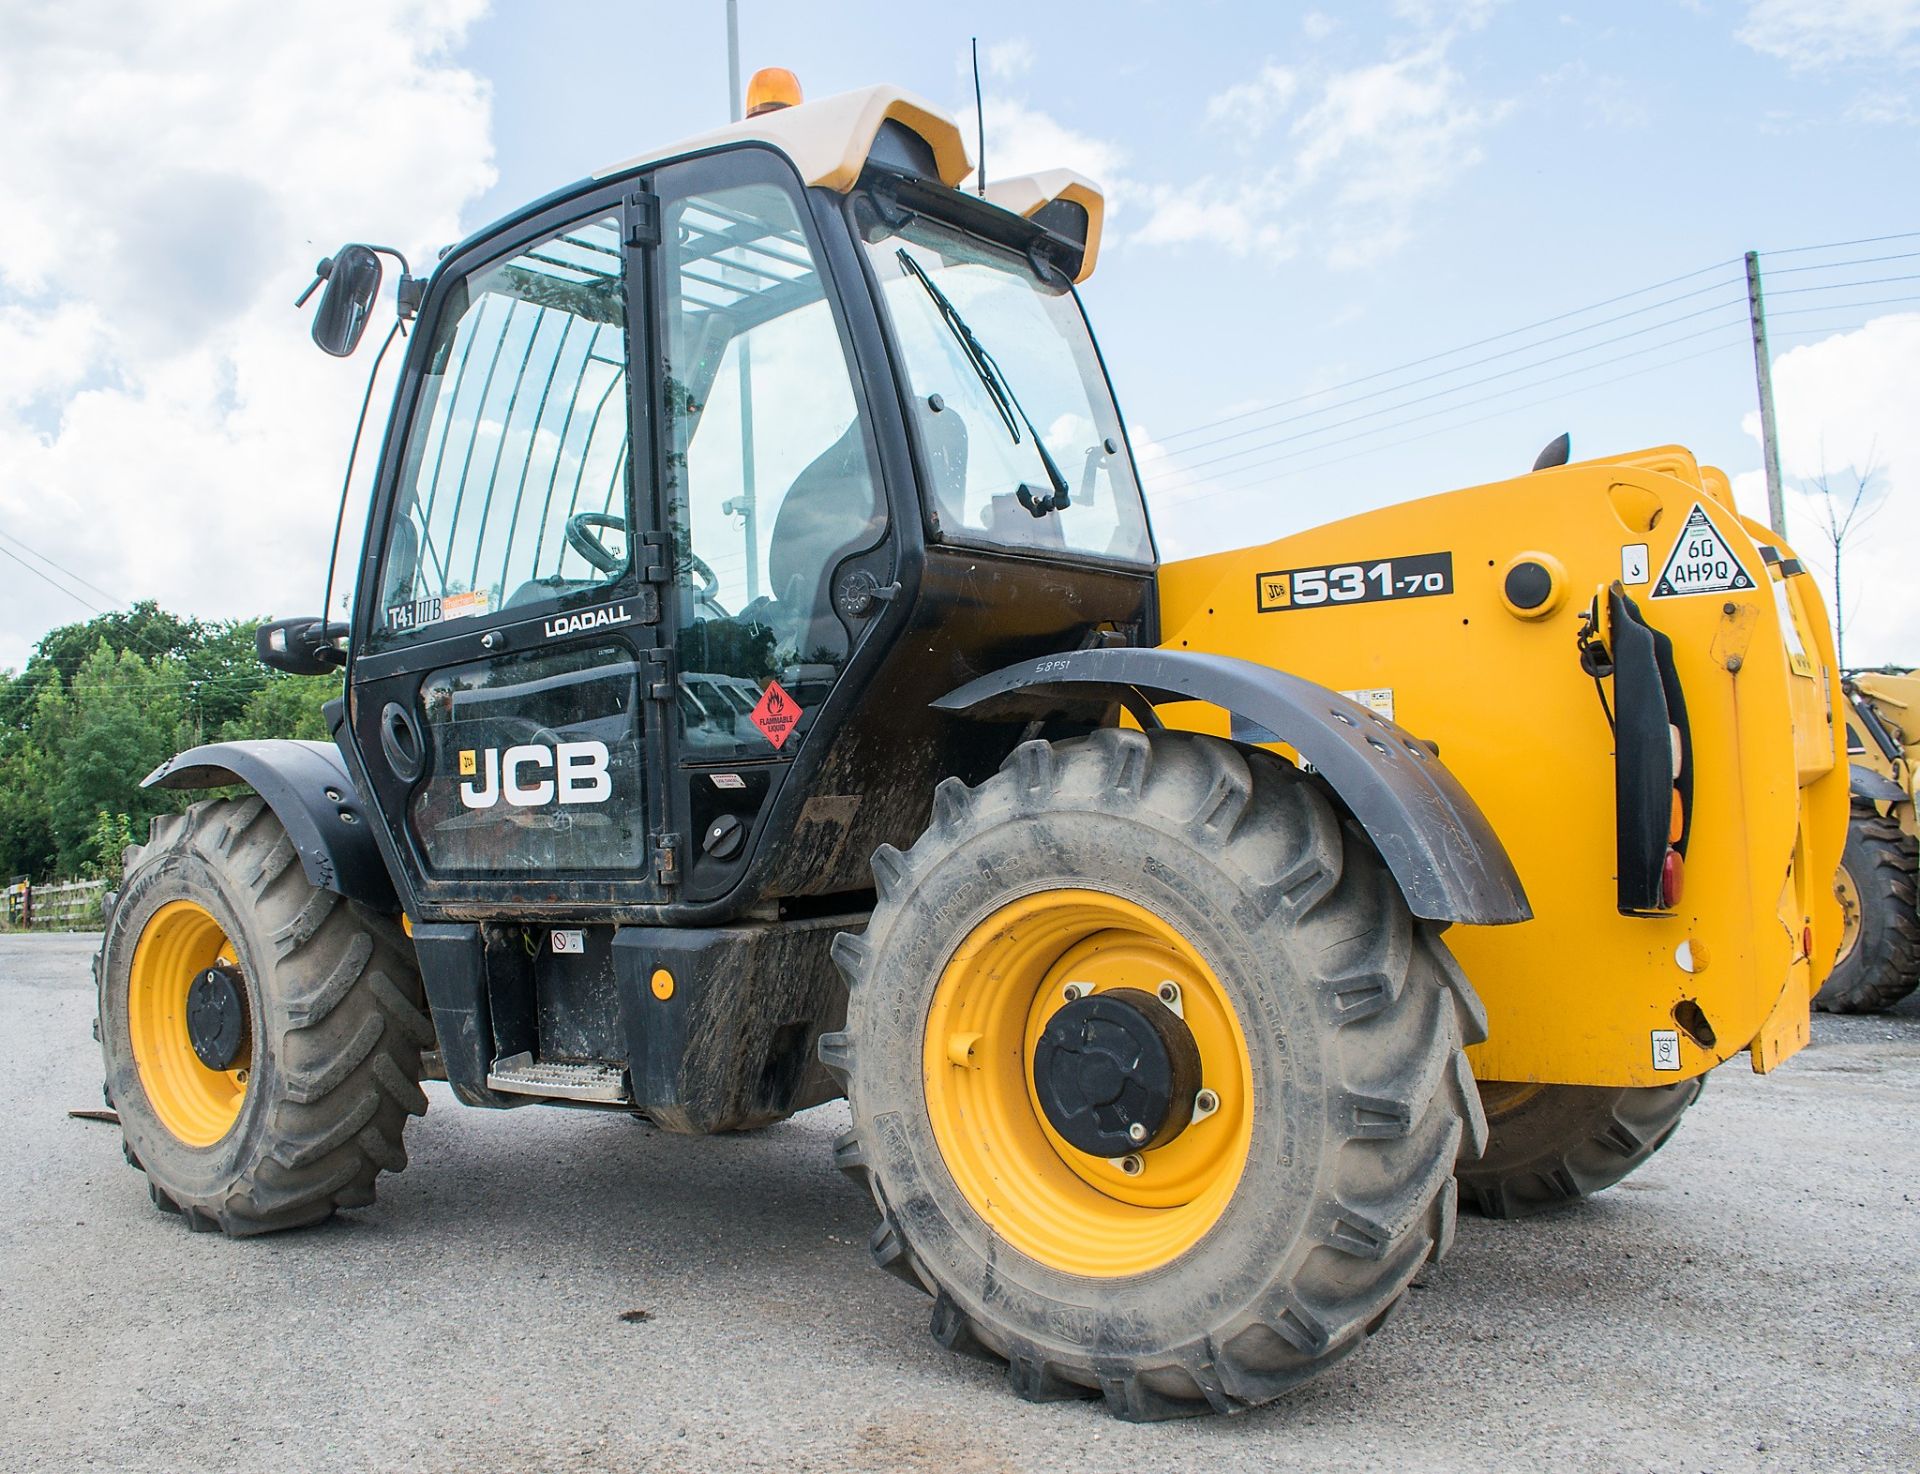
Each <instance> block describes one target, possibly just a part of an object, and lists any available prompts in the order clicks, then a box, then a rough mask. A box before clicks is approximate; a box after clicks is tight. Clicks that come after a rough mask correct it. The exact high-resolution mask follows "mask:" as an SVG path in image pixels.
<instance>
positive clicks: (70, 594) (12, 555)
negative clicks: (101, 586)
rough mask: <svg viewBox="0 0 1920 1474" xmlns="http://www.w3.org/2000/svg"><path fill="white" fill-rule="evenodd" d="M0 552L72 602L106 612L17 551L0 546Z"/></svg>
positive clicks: (98, 611)
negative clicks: (42, 570)
mask: <svg viewBox="0 0 1920 1474" xmlns="http://www.w3.org/2000/svg"><path fill="white" fill-rule="evenodd" d="M0 553H5V554H6V556H7V557H9V558H11V559H13V561H14V562H16V563H18V564H19V565H20V566H21V567H22V568H24V569H26V570H27V572H29V573H31V574H32V575H33V576H34V577H35V578H37V579H39V580H40V581H41V582H43V583H46V584H51V585H52V586H53V587H54V588H56V589H58V590H60V592H61V593H63V594H65V595H66V596H67V597H68V598H69V599H72V600H73V601H74V602H76V603H79V604H85V605H86V606H87V608H89V609H91V610H92V611H93V612H94V613H95V614H105V613H106V612H107V611H106V610H104V609H102V608H101V607H100V606H99V605H98V604H96V603H94V602H93V600H91V599H88V598H83V597H82V596H81V595H79V594H76V593H75V592H74V591H73V590H72V589H70V588H68V587H67V586H66V585H65V584H63V583H55V582H54V580H53V578H52V577H51V576H50V575H48V574H45V573H42V572H41V571H40V570H39V569H38V568H35V567H34V566H33V565H32V564H31V563H29V562H28V561H27V560H26V559H25V558H22V557H20V556H19V555H18V554H17V553H13V552H9V551H8V550H7V549H6V548H0Z"/></svg>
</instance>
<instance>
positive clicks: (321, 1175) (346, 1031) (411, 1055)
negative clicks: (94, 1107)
mask: <svg viewBox="0 0 1920 1474" xmlns="http://www.w3.org/2000/svg"><path fill="white" fill-rule="evenodd" d="M209 970H217V971H219V972H220V973H221V974H222V975H223V978H224V979H225V982H224V983H223V984H222V986H223V987H224V988H226V989H228V990H230V991H227V992H226V993H225V994H224V996H223V998H222V999H221V1000H220V1001H221V1002H223V1003H225V1004H226V1005H227V1011H228V1012H229V1013H231V1012H232V1011H233V1006H234V1005H235V1004H237V1007H238V1012H239V1022H238V1024H237V1026H235V1027H232V1028H230V1030H229V1032H228V1035H227V1036H226V1037H227V1038H228V1039H229V1040H231V1041H232V1042H231V1050H232V1053H231V1054H228V1053H227V1050H226V1048H224V1047H223V1048H222V1050H221V1053H219V1054H216V1055H215V1056H214V1057H213V1059H212V1060H211V1061H209V1060H208V1058H207V1057H206V1054H205V1050H207V1049H208V1048H209V1047H211V1046H210V1045H209V1043H208V1042H207V1030H206V1027H205V1025H204V1024H202V1026H201V1029H200V1032H199V1033H198V1034H196V1033H195V1030H194V1029H193V1028H192V1027H190V1025H189V1005H190V1004H192V1005H193V1006H194V1008H196V1009H204V1007H205V997H204V995H202V996H198V997H197V996H196V995H195V994H194V992H193V991H192V990H193V987H194V980H195V979H196V978H197V977H201V976H202V975H204V974H205V973H206V972H208V971H209ZM98 978H99V990H100V992H99V1006H100V1025H99V1028H100V1041H101V1049H102V1052H103V1054H104V1056H105V1063H106V1091H107V1099H108V1101H109V1102H110V1103H111V1104H112V1106H113V1107H114V1109H115V1110H117V1111H118V1112H119V1115H120V1124H121V1129H122V1131H123V1132H124V1134H125V1142H126V1154H127V1160H128V1161H129V1162H130V1163H131V1164H133V1165H134V1166H136V1167H138V1168H140V1169H141V1170H143V1171H144V1172H145V1173H146V1176H147V1180H148V1186H149V1191H150V1193H151V1195H152V1198H153V1201H154V1203H155V1205H156V1206H158V1207H160V1208H162V1209H164V1210H166V1211H168V1212H172V1213H178V1214H180V1215H182V1216H183V1217H184V1218H185V1219H186V1221H187V1223H188V1224H189V1225H190V1226H191V1227H193V1228H195V1229H204V1230H219V1231H221V1232H224V1233H227V1234H229V1235H236V1236H237V1235H243V1234H256V1233H265V1232H269V1231H272V1230H274V1229H282V1228H295V1227H299V1226H301V1225H303V1224H309V1223H317V1222H319V1221H320V1220H321V1219H323V1218H326V1217H328V1216H329V1215H330V1214H332V1213H333V1212H334V1210H335V1209H337V1208H352V1207H362V1206H364V1205H366V1204H368V1203H371V1202H372V1201H373V1187H374V1179H375V1178H376V1177H377V1176H378V1175H379V1174H380V1173H381V1172H383V1171H388V1172H398V1171H399V1170H400V1169H401V1168H402V1167H404V1166H405V1165H406V1160H407V1157H406V1148H405V1146H404V1144H403V1142H402V1135H403V1132H404V1130H405V1127H406V1123H407V1119H408V1117H409V1116H417V1115H419V1114H421V1113H422V1112H423V1111H424V1110H425V1109H426V1104H427V1103H426V1097H425V1095H424V1094H423V1093H422V1092H421V1089H420V1085H419V1081H420V1055H421V1051H422V1049H423V1048H424V1047H427V1046H430V1045H431V1044H432V1042H433V1029H432V1025H431V1024H430V1023H429V1021H428V1019H427V1016H426V1014H425V1012H424V1009H423V999H422V994H421V985H420V976H419V972H418V970H417V969H416V967H415V965H414V962H413V957H412V949H411V946H410V944H409V943H408V941H407V939H406V937H405V935H404V934H403V933H402V932H401V931H400V929H399V928H398V927H397V926H396V925H395V924H394V923H393V922H392V921H390V920H388V919H387V918H385V917H382V916H377V915H375V914H374V913H372V912H369V911H366V910H363V909H362V908H361V907H359V906H357V905H355V904H354V903H352V902H350V901H347V900H344V899H343V898H342V897H340V896H338V895H336V894H335V893H334V892H332V891H326V890H321V889H318V888H317V887H315V886H314V885H312V884H311V883H310V882H309V881H308V880H307V877H306V874H305V872H304V870H303V869H302V867H301V865H300V863H299V860H298V859H297V857H296V856H295V854H294V850H293V844H292V842H291V841H290V840H289V839H288V837H287V833H286V830H285V829H284V828H283V827H282V825H281V824H280V821H279V820H278V819H277V818H276V817H275V816H274V813H273V811H272V810H271V809H270V808H268V807H267V805H266V803H265V802H264V801H263V800H261V799H260V798H258V797H254V796H247V797H244V798H234V799H211V800H207V801H204V802H201V803H197V804H194V805H193V806H192V807H191V808H190V809H188V810H187V812H186V813H184V814H168V815H163V816H162V817H160V818H158V819H156V820H154V821H153V828H152V833H151V837H150V839H149V842H148V843H147V844H146V845H144V846H140V847H136V848H130V849H129V850H128V851H127V859H126V874H125V881H124V883H123V885H122V887H121V889H120V893H119V898H118V901H117V903H116V904H115V906H114V908H113V913H112V916H111V918H110V919H109V921H108V923H107V928H106V934H105V936H104V937H103V939H102V941H101V953H100V964H99V968H98ZM199 1016H200V1017H201V1018H202V1019H204V1018H205V1014H204V1012H202V1013H201V1014H200V1015H199Z"/></svg>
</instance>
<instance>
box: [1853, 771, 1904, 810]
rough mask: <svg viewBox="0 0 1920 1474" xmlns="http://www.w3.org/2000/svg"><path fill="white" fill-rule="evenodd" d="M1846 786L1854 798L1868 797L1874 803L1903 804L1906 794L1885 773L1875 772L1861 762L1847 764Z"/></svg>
mask: <svg viewBox="0 0 1920 1474" xmlns="http://www.w3.org/2000/svg"><path fill="white" fill-rule="evenodd" d="M1847 769H1848V772H1847V787H1848V790H1849V791H1850V792H1851V793H1852V794H1853V796H1854V797H1855V798H1870V799H1872V800H1873V801H1874V802H1875V803H1883V804H1903V803H1905V802H1906V801H1907V795H1906V794H1905V793H1904V792H1903V791H1902V790H1901V787H1900V785H1899V784H1898V783H1895V782H1894V781H1893V779H1891V778H1889V777H1887V775H1886V774H1885V773H1876V772H1874V770H1873V769H1872V768H1869V767H1867V766H1866V765H1865V764H1863V763H1849V764H1847Z"/></svg>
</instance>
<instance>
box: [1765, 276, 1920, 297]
mask: <svg viewBox="0 0 1920 1474" xmlns="http://www.w3.org/2000/svg"><path fill="white" fill-rule="evenodd" d="M1901 281H1920V272H1910V273H1909V274H1908V275H1906V276H1868V277H1862V278H1861V279H1860V280H1859V281H1835V282H1823V283H1822V284H1821V285H1819V286H1817V287H1782V288H1780V290H1779V291H1777V292H1772V293H1769V295H1770V296H1774V297H1797V296H1799V295H1800V294H1801V293H1802V292H1844V291H1846V290H1847V288H1849V287H1881V286H1885V285H1886V284H1887V283H1889V282H1901Z"/></svg>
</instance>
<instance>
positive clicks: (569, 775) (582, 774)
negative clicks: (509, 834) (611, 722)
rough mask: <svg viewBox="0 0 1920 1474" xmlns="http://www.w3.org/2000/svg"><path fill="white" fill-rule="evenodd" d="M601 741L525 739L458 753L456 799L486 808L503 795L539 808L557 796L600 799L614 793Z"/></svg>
mask: <svg viewBox="0 0 1920 1474" xmlns="http://www.w3.org/2000/svg"><path fill="white" fill-rule="evenodd" d="M607 761H608V753H607V744H606V743H604V742H562V743H561V744H559V746H557V747H541V746H538V745H535V744H531V743H530V744H527V745H525V746H521V747H509V748H508V749H507V750H506V751H505V752H502V751H501V750H500V749H499V748H497V747H487V748H482V749H481V750H480V751H478V752H475V751H474V750H473V749H471V748H468V749H467V750H466V751H464V752H462V753H461V754H460V775H461V776H462V777H463V778H467V779H469V780H474V779H476V778H477V780H478V781H468V782H465V783H462V784H461V785H460V802H461V803H463V804H465V805H466V806H467V807H468V808H470V809H490V808H492V807H493V806H494V805H495V804H497V803H499V802H500V800H501V799H503V798H504V799H505V800H506V801H507V802H508V803H510V804H512V805H513V806H514V807H515V808H517V809H532V808H538V807H539V806H540V805H541V804H550V803H552V802H553V801H554V800H555V799H556V798H558V799H559V801H560V802H561V803H563V804H603V803H605V802H606V801H607V800H608V799H609V798H611V797H613V779H612V777H611V776H609V774H608V772H607Z"/></svg>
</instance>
